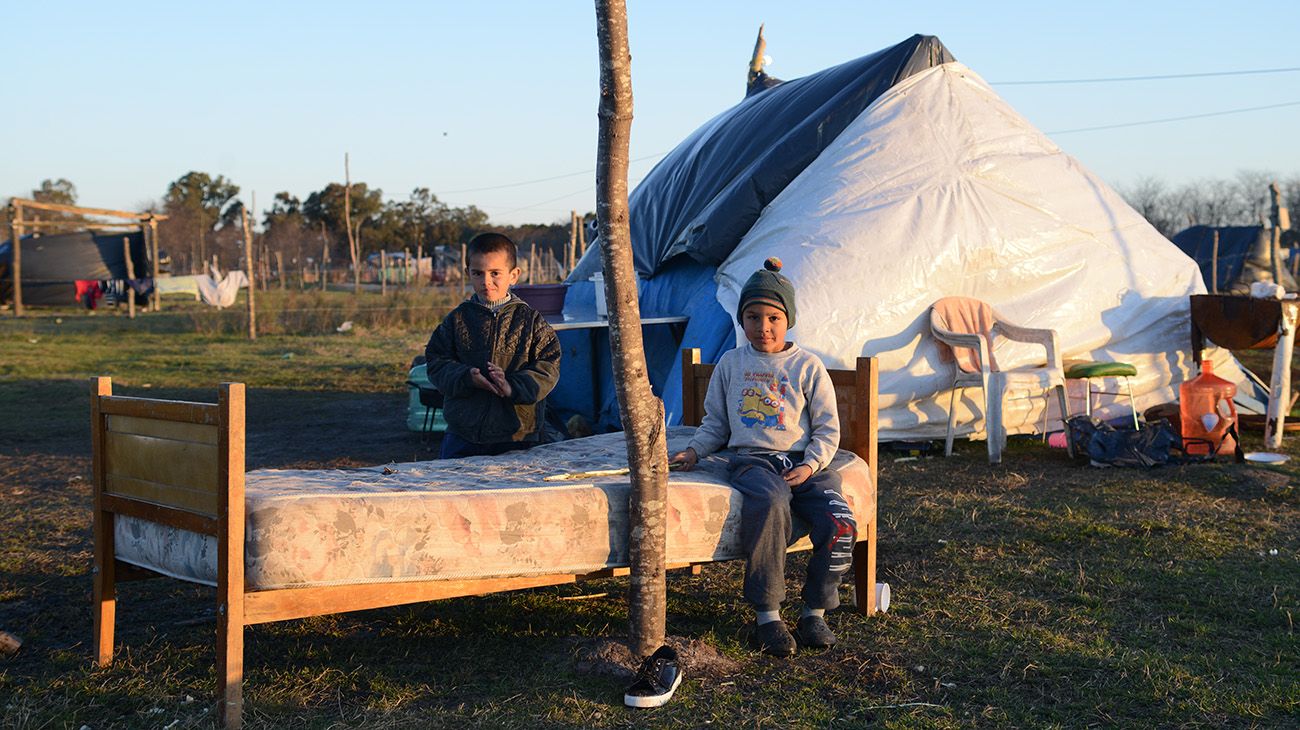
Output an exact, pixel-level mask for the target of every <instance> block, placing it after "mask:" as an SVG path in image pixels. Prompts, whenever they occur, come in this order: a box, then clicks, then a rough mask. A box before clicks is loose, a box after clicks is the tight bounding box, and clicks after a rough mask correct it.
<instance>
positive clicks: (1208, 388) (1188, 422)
mask: <svg viewBox="0 0 1300 730" xmlns="http://www.w3.org/2000/svg"><path fill="white" fill-rule="evenodd" d="M1236 395H1237V386H1235V385H1233V384H1232V383H1231V382H1229V381H1227V380H1224V379H1223V378H1220V377H1219V376H1217V375H1215V374H1214V364H1213V363H1211V362H1210V361H1209V360H1203V361H1202V362H1201V374H1200V375H1197V376H1196V377H1195V378H1192V379H1191V380H1188V381H1185V382H1184V383H1183V384H1182V385H1180V386H1179V387H1178V415H1179V420H1180V421H1182V426H1183V447H1184V449H1186V451H1187V453H1188V454H1198V455H1205V454H1208V453H1210V449H1211V448H1216V447H1217V449H1218V451H1217V453H1220V454H1231V453H1232V452H1233V450H1234V449H1235V448H1236V446H1237V444H1236V443H1234V442H1233V440H1232V439H1230V438H1227V435H1228V428H1229V427H1231V426H1234V425H1236V423H1237V407H1236V406H1235V405H1233V403H1232V399H1233V397H1234V396H1236ZM1207 442H1208V443H1207Z"/></svg>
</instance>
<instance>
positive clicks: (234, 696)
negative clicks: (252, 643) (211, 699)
mask: <svg viewBox="0 0 1300 730" xmlns="http://www.w3.org/2000/svg"><path fill="white" fill-rule="evenodd" d="M240 599H241V600H240V603H241V604H242V603H243V600H242V599H243V596H242V595H241V596H240ZM242 608H243V606H242V605H241V606H240V609H241V610H240V615H239V616H232V615H231V613H232V612H231V611H230V606H229V604H228V603H227V604H224V605H221V606H218V609H219V610H221V613H220V615H219V616H218V619H217V719H218V720H219V721H220V723H221V727H224V728H228V729H229V730H239V728H240V727H241V726H242V725H243V722H244V720H243V711H244V617H243V615H242V614H243V611H242Z"/></svg>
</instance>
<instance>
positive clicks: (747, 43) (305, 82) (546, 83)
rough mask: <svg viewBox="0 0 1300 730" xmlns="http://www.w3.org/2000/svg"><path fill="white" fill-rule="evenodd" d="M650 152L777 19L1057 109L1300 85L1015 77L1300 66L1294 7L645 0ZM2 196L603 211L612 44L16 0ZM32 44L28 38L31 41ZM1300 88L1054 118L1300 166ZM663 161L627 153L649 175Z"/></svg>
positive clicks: (1135, 165)
mask: <svg viewBox="0 0 1300 730" xmlns="http://www.w3.org/2000/svg"><path fill="white" fill-rule="evenodd" d="M629 5H630V7H629V15H630V21H629V27H630V33H631V42H632V54H633V59H632V66H633V86H634V92H633V93H634V95H635V123H634V127H633V137H632V157H633V158H641V157H648V156H652V155H657V154H659V153H663V152H666V151H667V150H669V149H671V148H672V147H673V146H674V145H675V144H676V143H677V142H678V141H679V140H680V139H681V138H682V137H684V136H685V135H686V134H688V133H689V132H690V131H691V130H693V129H694V128H695V127H697V126H698V125H699V124H700V123H701V122H703V121H705V120H707V119H708V118H710V117H712V116H713V115H715V114H716V113H717V112H719V111H721V110H722V109H725V108H727V107H728V106H730V105H732V104H734V103H735V102H736V101H738V100H739V99H740V98H741V96H742V94H743V89H744V79H745V68H746V64H747V62H748V60H749V54H750V51H751V49H752V46H753V41H754V35H755V31H756V30H757V27H758V24H759V23H760V22H762V23H766V24H767V38H768V55H770V56H771V57H772V59H773V64H772V65H771V66H770V67H769V69H768V70H769V72H770V73H772V74H773V75H775V76H778V77H781V78H795V77H798V76H803V75H806V74H808V73H812V72H815V71H817V70H819V69H822V68H825V67H827V66H830V65H834V64H836V63H840V62H842V61H846V60H849V59H852V58H856V57H858V56H862V55H865V54H868V53H871V52H873V51H876V50H878V49H880V48H884V47H887V46H890V45H893V44H894V43H897V42H899V41H901V40H903V39H905V38H907V37H908V36H910V35H912V34H913V33H927V34H934V35H937V36H938V37H939V38H940V39H941V40H942V41H943V42H944V43H945V44H946V45H947V46H948V48H949V49H950V50H951V51H952V53H953V55H954V56H956V58H957V59H958V60H960V61H961V62H963V63H965V64H966V65H967V66H970V67H971V68H973V69H974V70H975V71H976V72H977V73H979V74H980V75H981V76H983V77H984V78H985V79H986V80H988V81H990V82H992V83H994V84H995V88H996V89H997V90H998V91H999V92H1000V93H1001V94H1002V95H1003V96H1004V97H1005V98H1006V99H1007V100H1008V101H1010V102H1011V104H1012V105H1013V106H1015V107H1016V108H1017V109H1018V110H1019V111H1020V113H1022V114H1023V115H1025V116H1026V117H1027V118H1028V119H1029V120H1030V121H1031V122H1033V123H1034V124H1036V125H1037V126H1038V127H1039V128H1040V129H1042V130H1044V131H1047V132H1056V131H1060V130H1070V129H1076V128H1080V127H1094V126H1102V125H1113V124H1123V123H1127V122H1138V121H1145V120H1152V119H1161V118H1168V117H1178V116H1186V115H1194V114H1204V113H1209V112H1218V111H1224V110H1232V109H1241V108H1247V107H1258V106H1265V105H1270V104H1279V103H1285V102H1298V101H1300V73H1295V72H1293V73H1279V74H1271V75H1249V76H1222V77H1211V78H1193V79H1178V80H1165V81H1146V82H1129V83H1096V84H1058V85H1046V86H1013V85H998V82H1006V81H1022V80H1052V79H1080V78H1097V77H1120V76H1147V75H1164V74H1188V73H1207V72H1220V71H1239V70H1248V69H1271V68H1284V67H1297V66H1300V47H1298V46H1297V43H1296V36H1295V33H1296V30H1297V29H1298V28H1300V2H1295V0H1290V1H1289V2H1281V1H1262V0H1257V1H1256V2H1235V3H1225V2H1180V3H1175V2H1141V3H1134V2H1110V1H1109V0H1095V1H1094V2H1089V3H1069V4H1065V3H1043V2H1032V3H1031V2H997V3H973V2H969V0H967V1H966V2H944V1H932V2H928V3H906V4H903V3H897V2H889V3H878V2H866V1H864V0H858V1H857V2H791V1H790V0H784V1H780V2H768V1H759V0H751V1H748V2H739V1H737V2H730V1H727V2H721V1H720V2H698V1H697V2H685V1H678V0H654V1H650V0H641V1H634V2H631V3H629ZM3 15H4V27H5V33H4V38H5V44H4V56H5V58H6V61H5V63H4V67H5V68H6V71H5V74H4V83H3V84H2V85H0V97H3V98H4V99H5V103H4V104H3V106H0V196H8V195H27V194H28V192H29V191H30V189H31V188H33V187H35V186H36V185H38V184H39V183H40V181H41V180H42V179H43V178H59V177H65V178H68V179H70V180H71V181H72V182H73V183H75V184H76V186H77V189H78V191H79V193H80V202H81V203H82V204H84V205H92V206H103V207H117V208H134V207H138V206H139V205H141V204H142V203H144V202H145V201H149V200H152V199H157V198H160V197H161V196H162V194H163V193H164V192H165V190H166V186H167V184H168V183H169V182H170V181H172V180H174V179H176V178H177V177H179V176H181V175H182V174H184V173H185V172H187V171H189V170H200V171H205V172H209V173H212V174H222V175H225V176H226V177H228V178H230V179H231V180H232V181H234V182H235V183H236V184H238V185H239V186H240V187H241V188H242V193H241V198H244V199H245V200H247V199H248V197H247V196H248V193H249V192H251V191H256V193H257V203H258V207H259V209H261V208H265V207H266V206H267V205H268V204H269V203H270V201H271V198H272V196H273V195H274V193H276V192H277V191H281V190H287V191H289V192H291V193H293V194H294V195H297V196H299V197H300V198H305V197H306V196H307V194H309V193H310V192H311V191H313V190H317V189H320V188H321V187H323V186H324V185H325V184H326V183H328V182H330V181H340V182H341V181H342V177H343V153H344V152H345V151H347V152H349V153H350V154H351V159H352V176H353V179H354V180H357V181H364V182H366V183H368V184H369V185H371V186H372V187H379V188H382V189H383V191H384V195H385V197H386V198H389V199H392V198H399V199H401V198H405V197H406V196H407V195H408V194H409V192H410V190H411V189H412V188H415V187H417V186H423V187H428V188H430V189H432V190H433V191H434V192H435V193H437V194H438V196H439V197H440V198H441V199H443V200H444V201H446V202H448V203H451V204H454V205H466V204H470V203H473V204H477V205H479V206H480V207H481V208H483V209H484V210H486V211H487V212H488V213H489V214H490V215H491V216H492V218H493V220H494V221H499V222H506V223H521V222H551V221H555V220H560V219H566V218H567V215H568V210H569V209H570V208H577V209H579V210H583V211H585V210H590V209H591V208H592V207H593V201H594V192H593V186H594V175H593V174H590V173H587V174H581V175H573V176H570V177H564V178H562V179H558V180H552V181H549V182H542V183H536V184H529V185H520V186H515V187H506V188H500V189H496V190H484V191H481V192H457V191H464V190H466V189H472V188H484V187H493V186H502V185H509V184H511V183H518V182H523V181H531V180H536V179H539V178H548V177H554V176H559V175H566V174H568V173H578V172H583V171H587V170H591V169H592V167H593V166H594V158H595V138H596V115H595V111H596V99H597V97H596V92H597V89H596V81H597V57H596V40H595V13H594V10H593V7H592V4H591V3H589V2H576V1H565V2H562V1H560V0H555V1H553V2H535V1H534V2H522V1H520V2H504V1H503V2H491V1H490V0H482V1H481V2H384V1H382V0H374V1H372V2H369V3H358V2H355V1H354V2H347V3H340V2H333V1H330V0H321V1H318V2H311V3H255V2H244V1H242V0H232V1H229V2H222V3H188V2H175V1H174V0H173V1H171V2H132V1H131V0H127V1H126V2H123V3H102V2H71V1H69V2H43V3H22V4H18V3H12V4H11V5H10V6H9V7H7V8H6V9H5V10H4V13H3ZM15 41H16V45H15ZM1297 119H1300V106H1290V107H1285V108H1278V109H1271V110H1266V111H1255V112H1249V113H1241V114H1231V115H1224V116H1216V117H1210V118H1205V119H1196V120H1187V121H1180V122H1174V123H1168V124H1152V125H1145V126H1135V127H1128V128H1123V129H1113V130H1104V131H1092V132H1078V133H1072V134H1059V135H1055V134H1054V135H1053V137H1054V139H1055V140H1056V141H1057V142H1058V143H1059V144H1060V145H1061V146H1062V147H1063V148H1064V149H1065V150H1066V151H1068V152H1069V153H1071V154H1072V155H1074V156H1075V157H1077V158H1078V159H1079V160H1081V161H1082V162H1083V164H1084V165H1086V166H1088V167H1089V168H1091V169H1093V170H1094V171H1096V172H1097V173H1098V174H1100V175H1101V176H1102V177H1103V178H1104V179H1106V180H1107V181H1109V182H1110V183H1111V184H1113V185H1126V184H1130V183H1132V182H1133V181H1135V180H1137V179H1138V178H1140V177H1143V176H1156V177H1160V178H1162V179H1164V180H1165V181H1166V182H1169V183H1170V184H1181V183H1183V182H1187V181H1190V180H1196V179H1206V178H1227V177H1231V176H1233V175H1234V174H1236V172H1237V171H1239V170H1266V171H1273V172H1276V173H1278V174H1279V175H1281V176H1283V177H1289V176H1294V175H1297V174H1300V139H1298V138H1297V133H1296V130H1297V129H1300V124H1297ZM655 159H657V157H656V158H654V159H648V160H644V161H641V162H634V163H633V165H632V170H631V173H632V174H631V177H632V180H633V182H635V181H636V180H638V179H639V178H640V177H641V176H642V175H644V174H645V173H646V172H647V171H648V170H649V168H650V166H651V165H653V163H654V161H655Z"/></svg>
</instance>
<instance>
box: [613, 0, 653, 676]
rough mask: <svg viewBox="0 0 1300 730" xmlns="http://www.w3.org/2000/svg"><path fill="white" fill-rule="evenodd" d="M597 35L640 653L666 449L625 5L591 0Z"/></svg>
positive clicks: (644, 651)
mask: <svg viewBox="0 0 1300 730" xmlns="http://www.w3.org/2000/svg"><path fill="white" fill-rule="evenodd" d="M596 36H597V40H598V45H599V47H600V107H599V112H598V116H599V118H600V133H599V138H598V142H597V146H596V217H597V219H598V220H599V221H600V241H601V254H602V258H603V264H604V275H605V298H606V301H608V302H609V341H610V348H611V350H612V359H613V363H614V386H615V389H616V391H617V394H618V408H619V415H620V416H621V418H622V420H623V428H624V432H623V433H624V435H625V437H626V440H627V460H628V466H629V468H630V470H631V478H632V498H631V504H630V505H629V512H630V515H631V526H630V534H629V536H628V546H629V552H630V562H631V571H632V576H631V585H630V586H629V588H628V620H629V624H630V629H631V637H630V639H631V641H630V645H631V649H632V651H633V652H634V653H636V654H638V655H640V656H647V655H649V654H650V653H652V652H653V651H654V650H655V649H657V648H658V647H659V646H660V645H661V644H662V643H663V639H664V624H665V611H666V608H667V598H666V596H667V588H666V585H665V582H664V546H665V534H666V525H665V521H664V515H665V513H666V511H667V509H666V506H667V505H666V503H667V496H668V448H667V442H666V437H665V434H664V405H663V401H661V400H659V399H658V398H656V397H655V395H654V393H653V392H652V391H651V390H650V380H649V378H648V377H647V368H646V362H645V349H644V347H643V344H642V340H641V314H640V305H639V302H638V301H637V292H636V279H635V277H634V274H633V271H632V236H631V232H630V230H629V228H628V208H627V164H628V141H629V139H630V137H631V133H632V56H631V53H630V52H629V50H628V43H627V7H626V5H625V4H624V1H623V0H596Z"/></svg>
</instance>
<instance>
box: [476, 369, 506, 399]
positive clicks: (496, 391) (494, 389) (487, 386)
mask: <svg viewBox="0 0 1300 730" xmlns="http://www.w3.org/2000/svg"><path fill="white" fill-rule="evenodd" d="M469 379H470V382H471V383H473V384H474V387H475V388H481V389H483V390H486V391H487V392H489V393H492V394H493V395H502V393H501V389H500V387H498V386H497V384H496V383H494V382H492V381H491V380H488V379H487V378H485V377H484V376H483V373H482V372H480V371H479V369H478V368H470V371H469ZM507 387H508V386H507ZM502 397H505V396H503V395H502Z"/></svg>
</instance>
